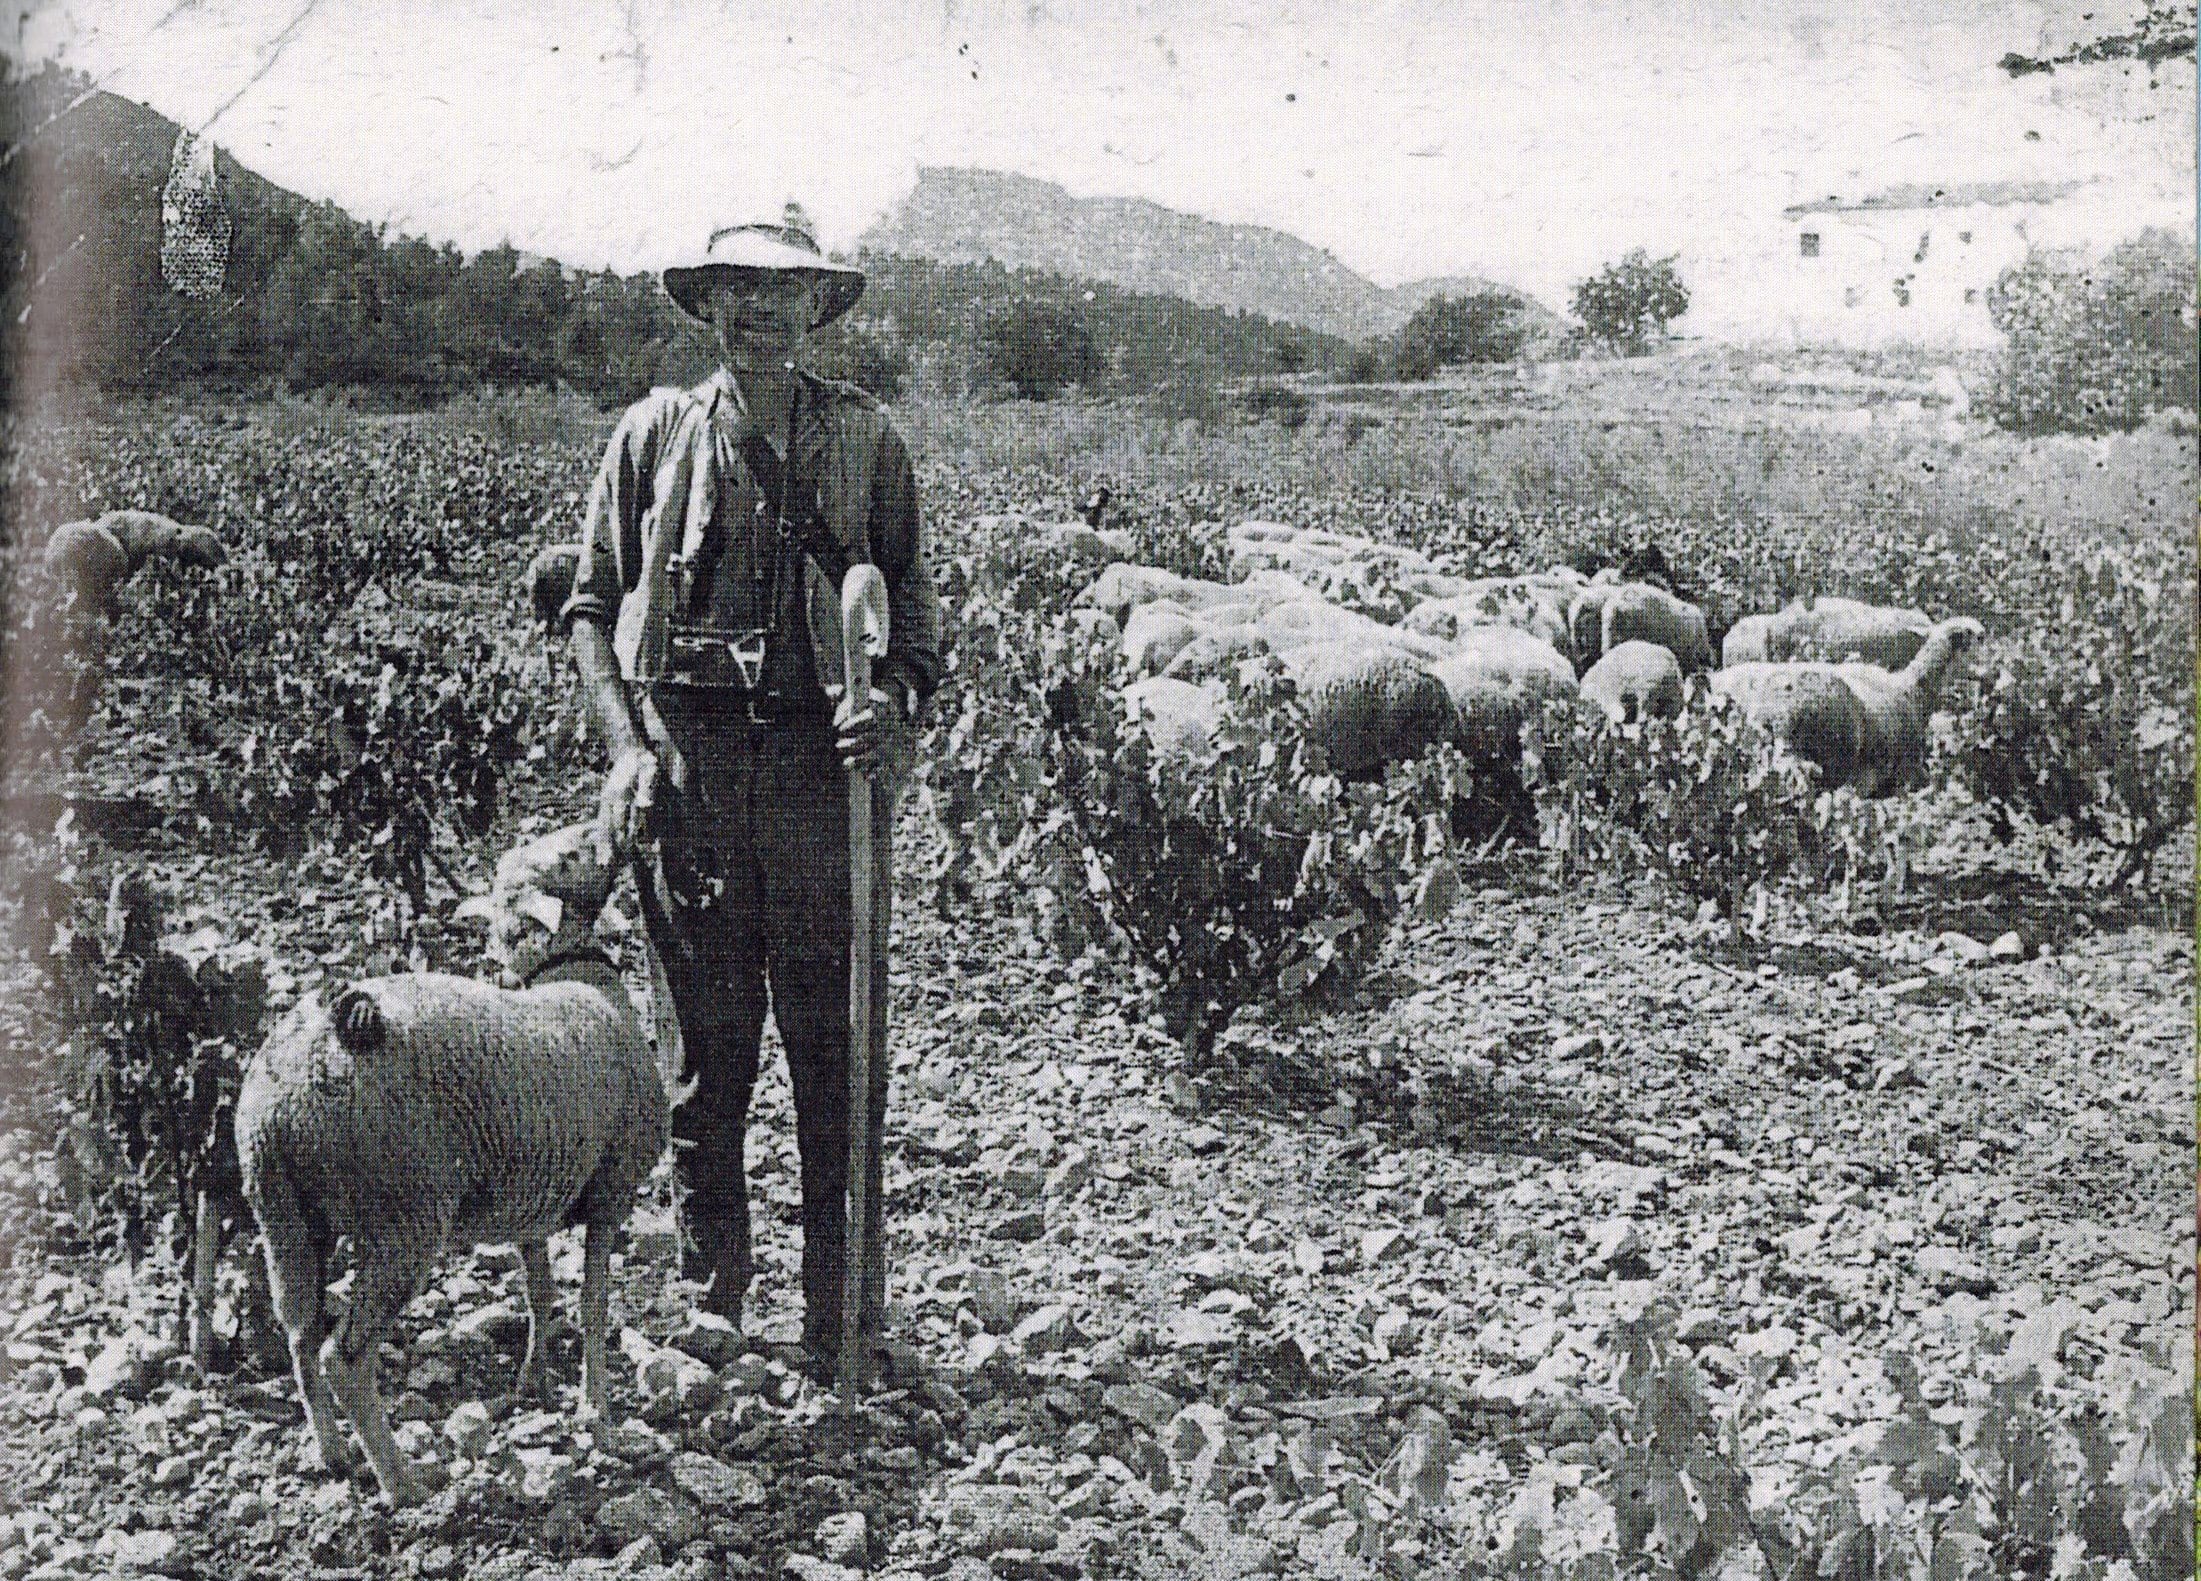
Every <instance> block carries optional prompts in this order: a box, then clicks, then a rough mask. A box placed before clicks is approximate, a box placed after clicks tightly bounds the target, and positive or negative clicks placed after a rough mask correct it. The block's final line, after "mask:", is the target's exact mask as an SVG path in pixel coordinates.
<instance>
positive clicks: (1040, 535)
mask: <svg viewBox="0 0 2201 1581" xmlns="http://www.w3.org/2000/svg"><path fill="white" fill-rule="evenodd" d="M1026 530H1027V531H1028V532H1029V533H1030V534H1031V536H1032V537H1033V538H1034V539H1035V540H1036V541H1037V542H1039V543H1040V544H1042V545H1043V546H1045V547H1046V548H1048V549H1051V550H1053V551H1055V552H1056V553H1058V554H1060V555H1062V556H1063V557H1064V558H1065V559H1069V560H1073V561H1083V562H1085V563H1087V564H1091V565H1107V564H1110V563H1111V562H1114V561H1118V560H1129V559H1130V558H1131V556H1132V555H1134V554H1136V553H1137V552H1138V546H1137V545H1136V544H1135V543H1133V542H1132V538H1131V535H1130V534H1129V533H1127V532H1102V531H1100V530H1099V529H1098V528H1097V527H1095V526H1093V525H1092V524H1091V523H1088V522H1082V521H1069V522H1033V523H1032V524H1031V525H1030V527H1029V528H1027V529H1026Z"/></svg>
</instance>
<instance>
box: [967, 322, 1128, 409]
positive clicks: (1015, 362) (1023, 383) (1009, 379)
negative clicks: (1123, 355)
mask: <svg viewBox="0 0 2201 1581" xmlns="http://www.w3.org/2000/svg"><path fill="white" fill-rule="evenodd" d="M978 350H979V361H980V365H981V366H982V367H983V368H984V369H985V371H986V372H987V373H988V374H990V375H992V376H993V377H994V378H995V379H998V380H999V381H1000V382H1001V383H1003V384H1006V385H1007V386H1008V387H1009V388H1010V389H1012V390H1014V391H1015V392H1016V393H1017V394H1018V395H1020V396H1022V397H1024V398H1025V399H1026V400H1028V401H1044V400H1048V399H1050V398H1052V397H1054V396H1056V395H1059V394H1061V393H1062V391H1063V390H1064V389H1065V388H1066V387H1068V386H1069V385H1073V384H1085V383H1087V382H1089V381H1090V380H1091V379H1092V378H1093V377H1094V376H1095V375H1096V374H1098V373H1099V372H1100V367H1101V360H1100V354H1099V353H1098V352H1097V351H1095V350H1094V347H1093V335H1092V331H1090V330H1089V329H1087V328H1086V327H1085V321H1084V319H1083V318H1081V317H1080V316H1078V315H1077V314H1075V313H1073V312H1071V311H1070V310H1069V309H1068V308H1064V307H1058V306H1056V305H1054V304H1053V303H1048V302H1035V301H1032V300H1030V299H1029V298H1025V297H1016V298H1012V299H1011V300H1010V301H1009V303H1008V304H1007V305H1006V306H1004V307H997V308H995V309H994V310H993V311H992V312H990V313H988V314H987V315H986V319H985V322H984V323H983V325H981V327H980V329H979V333H978Z"/></svg>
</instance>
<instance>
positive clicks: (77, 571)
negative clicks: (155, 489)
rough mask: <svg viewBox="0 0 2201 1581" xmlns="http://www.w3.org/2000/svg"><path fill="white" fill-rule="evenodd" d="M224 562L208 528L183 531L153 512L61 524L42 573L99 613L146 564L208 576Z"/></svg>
mask: <svg viewBox="0 0 2201 1581" xmlns="http://www.w3.org/2000/svg"><path fill="white" fill-rule="evenodd" d="M226 558H227V552H226V551H225V550H224V549H223V547H222V540H221V539H220V538H219V537H217V536H216V535H215V533H214V531H213V529H212V528H209V527H193V526H187V525H186V524H184V523H183V522H179V521H174V520H171V519H170V518H168V517H166V516H162V515H160V514H158V513H156V512H154V511H108V512H106V513H105V514H104V515H102V516H100V517H99V518H98V519H97V520H94V521H76V522H65V523H63V524H62V525H61V526H59V527H56V528H55V529H54V530H53V536H52V537H50V538H48V539H47V540H46V554H45V560H46V570H47V572H48V573H49V574H51V575H52V576H53V577H54V579H55V580H56V581H58V582H60V583H61V584H62V585H63V586H65V587H66V588H68V589H69V590H70V591H71V592H72V593H74V594H75V596H76V601H77V603H78V605H79V607H80V608H82V609H85V610H88V611H92V612H100V613H103V612H105V611H107V610H109V609H111V608H113V606H114V597H115V591H116V589H118V588H120V587H121V586H122V584H123V583H125V582H127V581H129V580H130V578H131V577H133V576H135V575H136V574H137V573H138V570H139V568H140V567H141V566H143V565H144V564H145V563H146V562H147V561H148V560H173V561H175V562H176V563H177V564H179V565H192V566H197V567H199V568H200V569H202V570H207V571H211V570H214V569H215V568H216V567H218V566H220V565H221V564H222V562H223V561H224V560H225V559H226Z"/></svg>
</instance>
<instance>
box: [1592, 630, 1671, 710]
mask: <svg viewBox="0 0 2201 1581" xmlns="http://www.w3.org/2000/svg"><path fill="white" fill-rule="evenodd" d="M1582 695H1583V697H1585V698H1586V699H1588V700H1589V701H1590V702H1593V703H1595V704H1596V705H1597V706H1598V707H1600V708H1602V709H1604V710H1605V712H1606V713H1607V714H1608V715H1610V716H1611V717H1612V718H1613V719H1614V720H1616V721H1621V722H1625V721H1627V720H1632V719H1671V718H1673V716H1674V715H1676V714H1678V713H1680V712H1681V661H1680V660H1679V659H1676V658H1675V657H1674V655H1673V650H1672V649H1670V648H1663V647H1660V646H1659V645H1658V644H1657V643H1655V642H1638V641H1629V642H1622V643H1618V644H1616V645H1614V647H1613V648H1612V649H1611V651H1609V652H1608V653H1607V654H1606V655H1605V657H1603V658H1602V659H1599V660H1598V661H1597V662H1596V663H1595V664H1593V665H1591V666H1590V667H1589V669H1588V670H1587V671H1585V672H1584V673H1583V676H1582Z"/></svg>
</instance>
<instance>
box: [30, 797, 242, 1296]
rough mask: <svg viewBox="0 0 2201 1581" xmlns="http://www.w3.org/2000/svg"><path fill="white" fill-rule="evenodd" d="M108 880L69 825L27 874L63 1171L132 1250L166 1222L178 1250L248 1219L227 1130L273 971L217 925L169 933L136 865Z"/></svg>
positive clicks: (84, 1215) (87, 1209)
mask: <svg viewBox="0 0 2201 1581" xmlns="http://www.w3.org/2000/svg"><path fill="white" fill-rule="evenodd" d="M100 889H101V885H100V883H99V882H98V880H97V878H96V876H95V875H92V874H90V873H88V872H87V871H86V868H85V864H84V860H83V853H82V849H81V847H79V846H77V845H76V844H75V843H74V842H73V841H71V840H69V839H68V837H67V835H66V833H64V836H63V842H62V847H61V851H60V861H59V863H58V865H56V866H54V867H52V868H48V869H46V870H44V871H42V872H40V873H38V874H37V875H35V877H34V878H33V881H32V882H31V883H30V884H28V885H26V900H27V907H26V911H27V914H28V915H29V917H30V919H31V929H30V942H31V945H32V949H33V952H34V954H35V955H36V957H37V959H38V960H39V961H40V963H41V964H42V966H43V968H44V971H45V976H46V981H47V987H48V1002H49V1004H50V1005H51V1007H52V1010H53V1013H54V1015H55V1018H56V1020H57V1022H58V1023H59V1027H60V1032H61V1036H62V1049H61V1057H60V1059H59V1061H58V1062H57V1069H58V1073H59V1075H60V1078H61V1089H62V1092H61V1096H62V1099H63V1102H64V1105H65V1145H64V1148H63V1156H64V1158H65V1159H67V1160H68V1165H69V1167H68V1168H67V1169H66V1170H65V1179H66V1181H67V1183H68V1185H69V1186H70V1188H71V1190H70V1195H71V1196H72V1198H74V1200H75V1205H76V1207H77V1211H78V1216H79V1221H80V1222H82V1223H87V1225H88V1224H89V1223H90V1222H95V1221H96V1218H97V1216H98V1215H99V1214H101V1213H102V1212H111V1213H113V1214H114V1215H115V1216H116V1217H117V1218H118V1219H119V1221H120V1229H121V1234H122V1240H123V1244H124V1246H125V1247H126V1248H127V1249H128V1250H129V1252H130V1253H131V1255H132V1256H133V1257H135V1256H137V1255H139V1254H141V1253H143V1252H144V1251H145V1250H146V1249H147V1248H148V1246H149V1245H150V1243H151V1241H152V1237H153V1234H154V1232H155V1230H156V1229H157V1228H159V1227H160V1226H161V1225H162V1224H163V1223H164V1222H165V1224H166V1226H167V1238H168V1240H169V1244H170V1248H171V1250H172V1251H173V1252H174V1253H175V1255H176V1257H177V1259H178V1260H179V1261H183V1260H184V1259H186V1258H188V1257H189V1256H190V1254H191V1253H192V1252H194V1251H196V1250H199V1249H200V1246H199V1238H200V1237H201V1236H202V1235H206V1234H209V1233H213V1234H216V1235H218V1234H219V1233H220V1229H219V1227H220V1222H221V1221H222V1220H223V1219H227V1220H229V1221H230V1222H231V1223H232V1224H233V1225H239V1226H241V1225H243V1224H245V1223H246V1222H247V1221H246V1213H247V1211H248V1210H247V1209H246V1208H245V1205H244V1197H243V1182H242V1179H241V1177H240V1176H239V1174H238V1169H237V1150H236V1146H235V1143H234V1141H233V1130H234V1122H235V1116H236V1104H237V1088H238V1082H239V1079H240V1073H241V1071H242V1068H243V1060H244V1057H245V1054H246V1051H247V1050H248V1049H249V1048H250V1047H252V1046H253V1044H254V1043H255V1041H256V1040H257V1037H258V1033H259V1027H260V1022H261V1019H262V1016H263V1014H264V1011H265V1008H266V993H267V985H266V980H265V976H264V973H263V971H262V968H261V966H260V963H259V961H258V959H257V957H256V956H255V955H254V954H253V953H252V952H251V951H250V949H249V948H248V947H243V948H241V947H235V946H225V945H223V944H222V943H221V942H220V941H219V940H218V938H217V937H216V936H215V935H214V933H213V931H212V930H204V931H202V932H199V933H195V934H192V935H190V936H188V937H183V938H172V937H164V936H163V930H164V909H165V908H164V907H163V904H162V902H161V900H160V898H159V897H158V896H156V895H155V894H154V893H153V892H152V891H151V890H150V888H149V887H148V886H147V885H146V884H145V883H144V882H143V881H142V880H140V879H138V878H136V877H134V876H130V875H126V874H123V873H120V872H117V873H115V874H113V876H112V877H111V878H110V879H109V880H107V882H106V884H105V892H104V894H103V895H102V894H101V893H100ZM202 1205H203V1206H202ZM212 1249H213V1248H212V1247H211V1246H209V1247H206V1248H205V1250H206V1252H207V1254H208V1255H211V1253H212ZM192 1315H193V1314H192V1312H191V1310H190V1301H189V1295H188V1286H187V1287H186V1293H185V1299H184V1308H183V1317H184V1319H185V1321H186V1322H189V1321H190V1320H191V1318H192ZM199 1317H200V1322H201V1324H202V1326H203V1323H204V1314H199Z"/></svg>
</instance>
